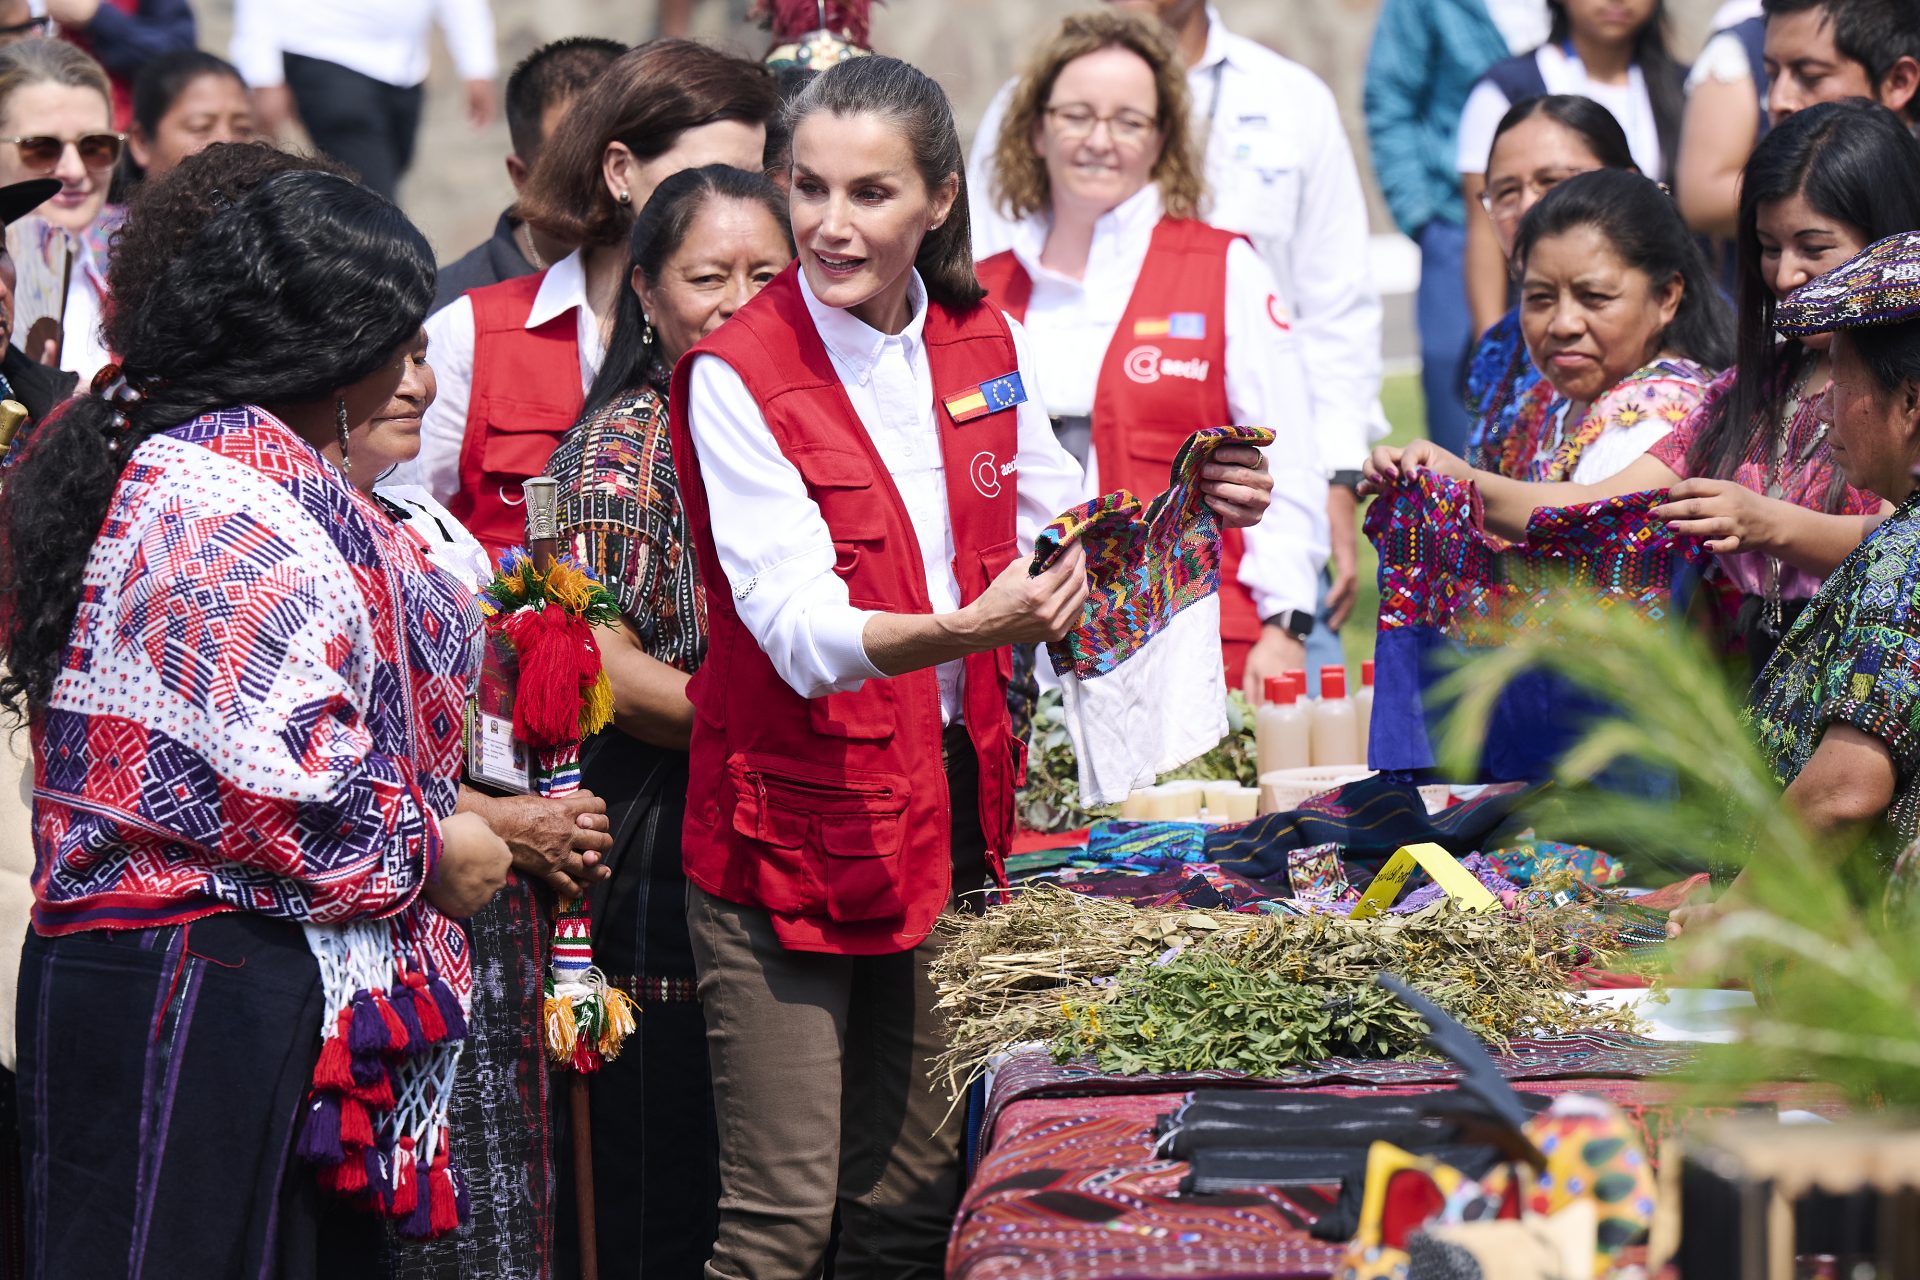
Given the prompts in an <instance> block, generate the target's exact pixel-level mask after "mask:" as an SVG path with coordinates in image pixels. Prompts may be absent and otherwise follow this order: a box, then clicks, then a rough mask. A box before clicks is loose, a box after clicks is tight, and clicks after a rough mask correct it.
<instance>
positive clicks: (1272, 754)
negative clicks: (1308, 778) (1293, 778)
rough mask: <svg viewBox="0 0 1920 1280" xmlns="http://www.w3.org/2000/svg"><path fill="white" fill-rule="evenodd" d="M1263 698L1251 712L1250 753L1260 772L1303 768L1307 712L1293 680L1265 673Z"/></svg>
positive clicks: (1309, 759) (1306, 752)
mask: <svg viewBox="0 0 1920 1280" xmlns="http://www.w3.org/2000/svg"><path fill="white" fill-rule="evenodd" d="M1265 692H1266V701H1265V702H1263V703H1262V704H1261V705H1260V709H1259V710H1258V711H1256V712H1254V713H1253V744H1254V745H1253V753H1254V761H1255V764H1256V767H1257V768H1258V769H1259V771H1260V772H1261V773H1262V774H1268V773H1272V772H1273V771H1274V770H1275V769H1304V768H1306V767H1307V765H1308V764H1310V763H1312V760H1311V757H1310V756H1309V754H1308V751H1307V713H1306V709H1305V708H1303V707H1301V706H1300V705H1299V702H1298V701H1297V699H1296V697H1295V694H1294V686H1293V682H1292V681H1291V680H1289V679H1288V678H1287V677H1286V676H1268V677H1267V681H1266V688H1265Z"/></svg>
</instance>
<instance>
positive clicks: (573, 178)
mask: <svg viewBox="0 0 1920 1280" xmlns="http://www.w3.org/2000/svg"><path fill="white" fill-rule="evenodd" d="M773 109H774V100H773V78H772V77H771V76H769V75H768V74H767V69H766V68H765V67H763V66H761V65H760V64H759V63H757V62H748V61H747V60H746V59H745V58H736V57H734V56H733V55H732V54H730V53H722V52H720V51H719V50H718V49H709V48H708V47H707V46H706V45H703V44H696V43H695V42H694V41H692V40H678V39H672V40H649V41H648V42H647V43H645V44H643V45H641V46H639V47H638V48H636V49H631V50H629V51H627V52H626V53H624V54H621V55H620V57H618V58H616V59H615V60H614V61H613V63H612V64H611V65H610V66H608V67H607V69H606V70H605V71H604V72H602V73H601V75H600V78H599V79H598V80H596V81H595V82H594V83H593V84H592V85H591V86H590V87H589V88H587V89H586V90H585V91H584V92H582V93H581V94H580V96H579V97H577V98H575V99H574V100H573V106H572V107H570V108H568V110H567V117H566V119H565V121H563V122H562V123H561V126H560V129H559V131H558V132H557V133H555V134H554V136H553V137H551V138H549V139H547V145H546V146H545V147H543V148H541V151H540V158H539V160H538V161H536V162H535V164H534V167H533V176H532V177H531V178H530V179H529V180H528V182H527V188H526V190H525V191H523V192H522V193H521V195H520V203H519V206H518V209H517V212H518V213H519V215H520V217H521V218H522V219H524V220H525V221H527V222H530V223H532V224H533V225H534V226H535V227H538V228H539V229H540V230H541V231H544V232H546V233H547V234H548V235H550V236H552V237H554V238H555V239H556V240H563V241H565V242H567V243H568V244H578V245H608V244H619V243H620V242H621V241H622V240H624V239H625V238H626V235H627V231H628V229H629V228H631V227H632V225H633V215H634V213H635V212H636V211H635V210H634V209H633V208H632V206H630V205H622V204H620V203H619V202H618V201H616V200H615V199H614V198H613V194H612V193H611V192H610V191H608V190H607V184H606V182H605V181H604V180H603V179H602V178H601V176H600V175H601V169H600V158H601V156H602V155H603V154H604V153H605V152H606V149H607V147H608V146H610V145H611V144H613V143H615V142H618V143H621V144H622V145H624V146H625V147H626V148H627V150H629V151H631V152H632V153H633V155H634V158H635V159H636V160H653V159H656V158H657V157H659V156H663V155H665V154H666V153H667V152H669V151H671V150H673V146H674V144H675V143H677V142H678V141H680V135H681V134H683V133H685V132H686V131H687V130H689V129H698V128H699V127H700V126H701V125H707V124H717V123H719V122H720V121H722V120H738V121H741V122H742V123H745V124H759V125H764V124H765V123H766V122H767V120H768V118H769V117H771V116H772V115H773Z"/></svg>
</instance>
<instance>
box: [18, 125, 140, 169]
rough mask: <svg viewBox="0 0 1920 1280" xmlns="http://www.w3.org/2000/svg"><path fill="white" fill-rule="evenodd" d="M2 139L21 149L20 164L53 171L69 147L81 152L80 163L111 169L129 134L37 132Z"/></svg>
mask: <svg viewBox="0 0 1920 1280" xmlns="http://www.w3.org/2000/svg"><path fill="white" fill-rule="evenodd" d="M0 142H11V143H12V144H13V145H14V146H16V147H18V148H20V163H21V164H23V165H25V166H26V167H27V168H29V169H42V170H46V171H48V172H52V170H53V167H54V166H55V165H57V164H59V163H60V157H61V156H63V155H65V154H66V150H67V148H68V147H72V148H74V150H76V151H78V152H79V153H80V163H81V164H83V165H85V166H87V168H89V169H111V168H113V166H114V162H115V161H117V160H119V159H120V149H121V148H122V147H123V146H125V145H126V142H127V135H126V134H124V133H83V134H81V135H80V136H79V137H77V138H56V137H54V136H53V135H52V134H48V133H36V134H30V135H28V136H25V137H10V138H0Z"/></svg>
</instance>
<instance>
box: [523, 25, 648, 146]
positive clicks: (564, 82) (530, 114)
mask: <svg viewBox="0 0 1920 1280" xmlns="http://www.w3.org/2000/svg"><path fill="white" fill-rule="evenodd" d="M626 51H627V46H626V45H624V44H621V43H620V42H619V41H618V40H604V39H602V38H600V37H599V36H568V37H567V38H566V39H565V40H550V41H548V42H547V43H546V44H543V45H541V46H540V47H539V48H538V49H535V50H534V51H533V52H532V53H530V54H528V55H527V56H526V57H524V58H522V59H520V62H519V65H517V66H515V67H514V69H513V73H512V74H511V75H509V76H508V77H507V95H506V97H507V137H509V138H511V139H512V140H513V154H515V155H517V156H519V157H520V158H521V159H522V160H524V161H525V162H526V163H528V164H532V163H533V162H534V160H535V159H537V158H538V157H539V155H540V120H541V117H543V116H545V115H546V114H547V108H549V107H551V106H552V105H553V104H554V103H556V102H564V101H566V100H567V99H568V98H571V97H573V96H574V95H575V94H577V93H579V92H580V91H581V90H582V89H584V88H586V87H587V86H588V85H590V84H592V83H593V81H594V78H595V77H596V76H598V75H600V74H601V73H602V72H603V71H605V70H606V69H607V68H608V67H610V66H612V65H613V62H614V60H615V59H616V58H618V57H619V56H620V55H621V54H623V53H625V52H626Z"/></svg>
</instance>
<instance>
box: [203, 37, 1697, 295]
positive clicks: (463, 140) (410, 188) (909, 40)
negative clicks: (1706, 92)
mask: <svg viewBox="0 0 1920 1280" xmlns="http://www.w3.org/2000/svg"><path fill="white" fill-rule="evenodd" d="M313 2H315V3H322V4H324V3H325V0H313ZM1087 2H1088V0H891V2H890V3H887V4H884V5H876V7H875V16H874V23H873V39H874V45H875V47H877V48H879V49H881V50H883V51H884V52H887V53H891V54H895V55H897V56H899V57H903V58H906V59H908V60H909V61H911V62H913V63H915V64H917V65H918V66H920V67H922V68H923V69H925V70H926V71H927V72H928V73H929V74H930V75H933V76H934V77H935V78H937V79H938V80H939V81H940V82H941V83H942V84H943V85H945V86H946V89H947V91H948V93H950V94H951V95H952V96H953V101H954V108H955V111H956V113H957V115H958V116H959V120H960V126H961V128H962V130H963V131H965V132H966V133H967V135H968V136H969V137H970V136H971V132H972V128H973V125H974V122H975V121H976V120H978V118H979V116H980V113H981V111H982V110H984V109H985V107H986V104H987V101H988V99H989V98H990V97H991V96H992V94H993V91H994V90H995V89H996V88H997V87H998V86H999V84H1000V83H1001V82H1002V81H1003V80H1005V79H1006V78H1007V77H1008V76H1010V75H1012V74H1013V71H1014V69H1015V67H1016V66H1017V65H1018V64H1019V62H1020V60H1021V57H1022V55H1023V53H1024V50H1025V48H1026V42H1027V41H1028V40H1029V39H1030V38H1031V37H1032V36H1033V35H1034V33H1036V32H1039V31H1043V30H1045V29H1046V27H1047V26H1048V25H1049V24H1050V23H1052V22H1054V21H1057V20H1058V19H1059V18H1060V17H1061V16H1062V15H1063V14H1066V13H1069V12H1071V11H1073V10H1074V9H1076V8H1081V7H1084V5H1085V4H1086V3H1087ZM1215 3H1216V7H1217V8H1218V10H1219V12H1220V15H1221V17H1222V19H1223V20H1224V21H1225V22H1226V24H1227V25H1228V26H1229V27H1231V28H1232V29H1233V30H1235V31H1237V32H1239V33H1240V34H1242V35H1246V36H1251V37H1253V38H1254V39H1257V40H1260V41H1262V42H1264V43H1266V44H1268V45H1270V46H1272V47H1273V48H1275V49H1278V50H1279V51H1280V52H1281V53H1284V54H1286V55H1287V56H1288V57H1290V58H1293V59H1294V60H1295V61H1297V62H1301V63H1303V64H1305V65H1306V66H1308V67H1310V68H1312V70H1313V71H1314V72H1316V73H1317V74H1318V75H1319V76H1320V77H1321V78H1322V79H1324V80H1326V81H1327V82H1328V83H1329V84H1330V85H1331V86H1332V87H1333V90H1334V92H1335V94H1336V96H1337V97H1338V98H1339V100H1340V104H1341V109H1342V113H1343V116H1344V117H1345V119H1346V123H1347V131H1348V133H1349V134H1350V135H1351V137H1352V139H1353V144H1354V152H1355V154H1356V156H1357V157H1359V160H1360V169H1361V174H1362V176H1363V177H1364V178H1365V180H1366V181H1367V183H1368V184H1369V187H1371V184H1372V173H1371V169H1370V166H1369V164H1368V162H1367V159H1366V139H1365V132H1366V131H1365V125H1364V122H1363V120H1362V117H1361V111H1360V92H1361V80H1362V77H1363V73H1364V70H1365V66H1366V55H1367V45H1368V42H1369V40H1370V39H1371V38H1372V33H1373V25H1374V18H1375V15H1376V13H1377V12H1378V9H1379V0H1215ZM195 7H196V10H197V11H198V12H199V15H200V19H201V43H202V44H203V45H204V46H205V47H207V48H209V49H212V50H214V51H216V52H219V53H222V54H224V53H225V52H226V46H227V40H228V35H229V33H230V31H231V29H232V12H233V6H232V0H200V2H199V3H198V4H196V6H195ZM746 7H747V6H746V3H745V0H693V16H692V25H693V32H692V33H693V34H695V35H697V36H700V37H702V38H705V39H710V40H714V41H717V42H719V43H722V44H726V45H730V46H732V47H734V48H736V49H738V50H739V51H740V52H742V53H747V54H749V55H758V54H760V53H762V52H764V51H765V49H766V45H767V36H766V33H765V32H763V31H761V30H759V29H758V28H756V27H754V26H751V25H750V24H748V23H746V22H745V21H744V14H745V11H746ZM1667 8H1668V11H1669V13H1670V15H1671V18H1672V23H1673V29H1674V35H1675V37H1676V40H1675V43H1676V47H1677V48H1678V50H1679V51H1680V52H1681V53H1682V54H1683V55H1684V56H1689V57H1690V56H1691V55H1692V54H1693V53H1694V52H1695V51H1696V50H1697V49H1698V48H1699V45H1700V41H1701V40H1702V39H1703V38H1704V37H1705V35H1706V32H1707V26H1708V23H1709V22H1710V21H1711V20H1712V17H1713V11H1714V9H1715V8H1716V0H1667ZM493 12H494V20H495V23H496V26H497V30H498V38H499V47H500V65H501V72H502V80H503V81H504V78H505V72H506V70H507V69H509V68H511V67H512V66H513V64H514V63H515V62H516V61H518V60H519V59H520V58H521V57H523V56H524V55H525V54H527V53H528V52H529V51H531V50H532V49H534V48H536V47H538V46H539V45H541V44H543V43H545V42H546V41H548V40H553V39H557V38H559V37H561V36H568V35H603V36H611V37H613V38H614V39H618V40H624V41H627V42H629V43H632V42H636V41H639V40H643V39H646V38H648V37H649V36H652V35H653V34H655V32H656V31H657V27H658V6H657V5H656V4H655V3H653V2H652V0H493ZM506 153H507V131H506V126H505V124H504V122H503V121H499V120H496V121H495V123H494V124H493V125H492V126H491V127H489V128H487V129H485V130H480V131H476V130H474V129H472V128H470V127H468V125H467V123H466V121H465V120H464V119H463V118H462V115H461V107H460V95H459V85H458V83H457V81H456V80H455V78H454V76H453V71H452V68H451V66H450V65H449V64H448V63H447V61H446V59H445V57H444V51H443V50H438V49H437V50H436V55H435V66H434V72H433V75H432V78H431V79H430V80H429V82H428V97H427V110H426V120H425V123H424V125H423V126H422V129H421V136H420V146H419V152H418V156H417V158H416V160H415V162H414V167H413V171H412V173H411V174H410V175H409V176H408V178H407V181H406V185H405V187H404V188H403V190H402V193H401V198H402V203H403V204H404V205H405V206H406V208H407V210H408V212H409V213H411V214H412V216H413V217H414V219H415V221H417V222H418V223H419V224H420V226H421V227H422V229H424V230H425V231H426V233H427V235H428V236H429V237H430V238H431V239H432V241H433V243H434V245H435V247H436V248H437V249H438V250H439V251H440V254H441V257H442V259H443V260H444V259H446V258H450V257H452V256H454V255H456V254H458V253H461V252H464V251H465V250H466V249H467V248H468V247H470V246H471V245H473V244H474V243H476V242H477V241H479V240H480V239H482V238H483V237H485V236H486V235H487V234H488V233H489V232H490V231H491V230H492V226H493V221H494V218H495V216H496V215H497V214H498V213H499V211H500V209H501V208H502V207H504V206H505V205H506V203H507V202H508V200H509V199H510V198H511V191H512V189H511V188H510V187H509V186H508V184H507V179H506V172H505V170H504V168H503V167H502V158H503V157H504V156H505V155H506ZM1373 221H1374V228H1375V230H1376V231H1382V232H1384V231H1390V230H1391V229H1392V224H1391V222H1390V221H1389V219H1388V218H1387V217H1386V215H1385V212H1384V210H1383V209H1382V208H1381V206H1380V204H1379V201H1378V199H1377V198H1376V199H1375V201H1374V218H1373Z"/></svg>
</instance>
